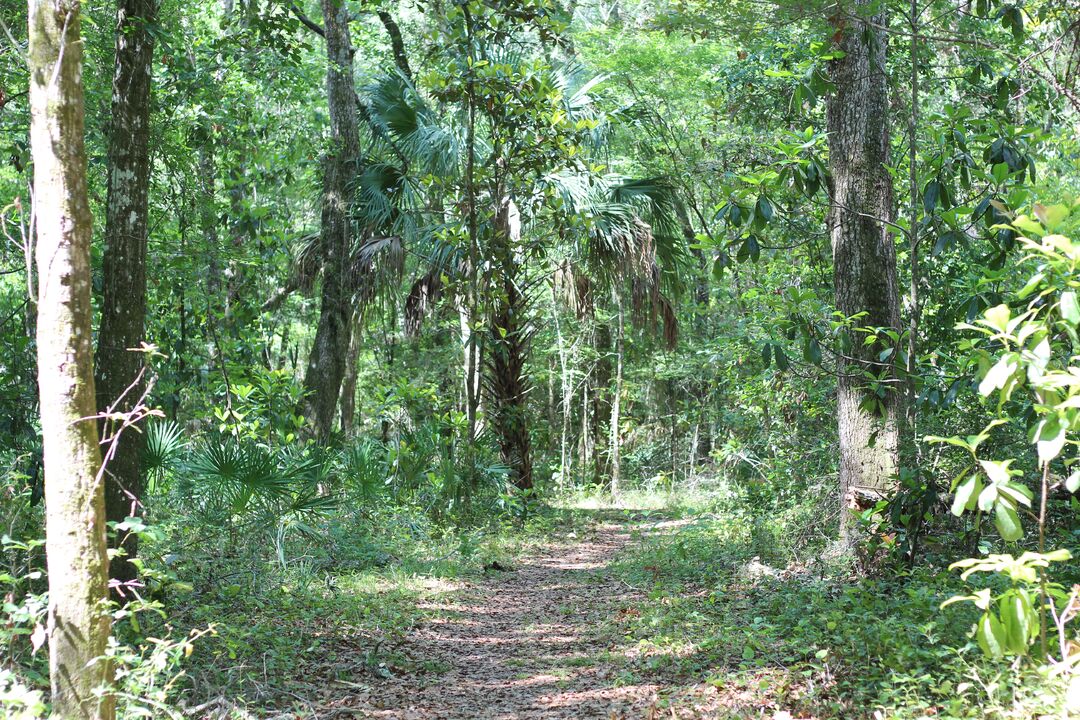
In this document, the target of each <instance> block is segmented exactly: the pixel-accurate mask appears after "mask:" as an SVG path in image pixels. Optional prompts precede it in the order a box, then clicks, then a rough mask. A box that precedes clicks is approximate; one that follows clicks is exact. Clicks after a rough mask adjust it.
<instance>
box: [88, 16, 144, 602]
mask: <svg viewBox="0 0 1080 720" xmlns="http://www.w3.org/2000/svg"><path fill="white" fill-rule="evenodd" d="M156 17H157V0H119V2H118V4H117V9H116V60H115V67H114V71H113V86H112V124H111V126H110V128H109V186H108V200H107V206H106V211H105V213H106V214H105V253H104V258H103V267H104V281H105V282H104V292H103V297H102V303H101V329H100V331H99V334H98V347H97V357H96V361H97V364H96V375H95V378H94V382H95V386H96V388H97V407H98V410H99V411H102V412H104V411H106V410H108V409H110V408H111V409H113V410H115V411H118V412H130V411H131V410H132V409H133V408H134V406H135V404H136V403H138V402H139V400H140V399H141V396H142V394H143V389H144V387H145V383H144V382H143V361H144V355H143V353H142V352H135V351H133V348H138V347H139V345H140V344H141V343H142V342H144V340H145V338H146V241H147V222H148V208H147V195H148V190H149V185H150V152H149V142H150V85H151V70H152V65H153V57H154V36H153V34H151V32H150V25H152V24H153V23H154V22H155V20H156ZM143 444H144V443H143V437H142V435H141V434H140V433H137V432H127V433H124V435H123V437H122V438H120V440H119V442H118V444H117V446H116V449H115V452H114V454H113V456H112V458H111V459H110V461H109V463H108V466H107V468H106V471H105V478H106V479H105V514H106V517H107V518H108V519H109V520H110V521H115V522H120V521H123V519H124V518H125V517H127V516H129V515H131V514H134V513H137V512H139V503H140V502H141V498H142V453H143ZM137 542H138V539H137V537H136V535H135V534H134V533H128V534H125V535H120V536H119V537H118V538H117V539H116V540H115V541H114V544H116V545H117V546H118V547H122V548H123V550H124V553H123V554H118V555H117V556H115V557H114V558H113V560H112V563H111V568H110V574H111V575H112V577H113V578H114V579H116V580H119V581H121V582H127V581H130V580H133V579H134V578H135V575H136V571H135V566H134V565H133V564H132V562H131V559H132V558H134V557H135V554H136V552H137V550H138V546H137Z"/></svg>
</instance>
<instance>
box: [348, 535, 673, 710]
mask: <svg viewBox="0 0 1080 720" xmlns="http://www.w3.org/2000/svg"><path fill="white" fill-rule="evenodd" d="M576 542H577V544H573V545H551V546H549V547H546V548H543V549H542V550H541V551H539V552H537V553H535V554H534V555H532V556H531V557H526V558H524V559H523V560H522V561H521V563H520V564H519V565H518V566H517V567H516V568H514V569H513V570H512V571H509V572H500V573H492V574H491V575H489V576H487V577H486V578H485V579H484V580H483V581H482V582H479V583H474V584H470V585H468V586H466V587H464V588H463V589H462V590H461V592H460V593H458V594H457V595H456V597H454V598H453V600H448V599H447V597H446V596H443V597H441V598H440V599H439V600H438V601H436V602H431V603H430V604H429V605H425V608H426V609H430V610H433V611H438V612H439V613H440V617H438V618H436V619H434V620H432V621H430V622H428V623H426V624H425V625H423V626H422V627H419V628H417V629H415V630H414V631H413V632H412V633H411V634H410V635H409V636H408V637H407V639H406V640H405V642H404V644H403V645H402V646H401V647H400V648H398V650H399V651H400V652H401V653H402V654H404V655H405V656H407V657H409V658H411V659H413V660H414V661H424V662H428V663H433V664H435V665H437V666H438V667H440V668H443V671H442V672H439V673H438V674H436V675H431V676H427V677H423V678H417V677H415V676H409V675H402V676H395V677H390V678H387V679H384V680H377V679H372V678H359V679H357V682H356V684H357V685H358V686H359V687H360V688H362V691H361V692H357V693H355V694H353V695H350V696H349V697H345V698H343V699H342V700H341V702H340V709H341V710H342V711H343V712H350V713H352V714H354V716H358V717H371V718H400V719H402V720H408V719H410V718H415V719H417V720H420V719H424V720H427V719H428V718H445V719H447V720H450V719H464V718H490V719H492V720H501V719H503V718H506V719H509V718H542V717H543V718H602V719H603V720H609V718H612V717H615V718H621V717H627V718H629V717H645V716H646V715H647V714H648V713H649V712H650V707H651V706H652V705H653V704H654V703H655V700H656V696H657V691H658V688H657V687H656V686H655V685H651V684H635V683H627V682H625V681H622V680H620V678H619V677H618V672H617V669H616V668H615V667H614V665H615V664H616V663H613V662H611V660H612V659H615V660H617V659H620V658H624V657H626V654H627V653H628V652H629V648H623V647H620V642H621V641H622V639H621V638H620V637H618V635H616V634H613V633H612V629H611V628H612V626H611V622H612V621H613V619H615V618H617V616H618V614H619V612H620V609H621V608H625V607H628V606H631V605H633V604H634V603H636V602H640V601H641V600H642V599H643V598H642V597H641V593H640V592H639V591H637V590H635V589H633V588H630V587H629V586H627V585H626V584H625V583H622V582H620V581H618V580H616V579H615V578H614V577H612V576H611V575H610V574H609V573H607V572H606V566H607V565H608V563H610V562H611V561H612V559H613V558H614V557H615V556H616V555H617V554H618V553H619V551H620V550H621V549H622V548H623V547H624V546H625V545H626V543H627V542H629V535H628V533H627V532H626V531H625V529H624V528H623V527H622V526H618V525H601V526H598V527H597V528H596V529H595V530H594V531H592V532H589V533H586V536H585V537H582V538H576ZM603 658H608V661H605V660H604V659H603ZM358 689H359V688H358Z"/></svg>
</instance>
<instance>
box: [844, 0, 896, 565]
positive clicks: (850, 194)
mask: <svg viewBox="0 0 1080 720" xmlns="http://www.w3.org/2000/svg"><path fill="white" fill-rule="evenodd" d="M870 6H871V2H870V0H857V2H856V3H855V10H856V13H859V12H861V13H863V14H862V15H859V14H855V15H849V16H844V17H842V18H834V20H833V22H834V24H835V25H836V27H837V34H838V36H839V46H840V49H841V50H843V51H844V53H845V55H844V57H842V58H839V59H837V60H833V61H832V67H831V79H832V81H833V83H834V84H835V86H836V92H835V93H834V94H833V96H832V97H831V98H830V100H829V104H828V112H827V122H828V130H829V162H830V165H831V174H832V187H831V192H832V198H831V203H830V207H829V216H828V224H829V233H830V237H831V239H832V250H833V273H834V283H835V292H836V305H837V308H838V309H839V310H840V312H842V313H843V314H844V315H845V316H848V317H850V316H853V315H856V314H858V313H866V315H865V316H863V317H861V318H859V319H858V320H857V321H856V324H857V326H858V327H867V326H869V327H885V328H892V329H894V330H896V331H899V330H900V307H899V292H898V282H897V277H896V249H895V247H894V245H893V240H892V237H891V236H890V234H889V232H888V224H889V223H891V222H892V219H893V217H894V208H893V187H892V178H891V177H890V175H889V172H888V169H887V167H886V165H887V163H888V161H889V98H888V81H887V80H888V79H887V77H886V75H885V53H886V38H885V34H884V32H883V31H882V30H881V28H883V27H885V26H886V24H887V22H888V18H887V16H886V15H885V13H884V11H877V14H876V15H873V16H869V17H868V16H867V15H866V13H869V12H870V9H869V8H870ZM850 347H851V350H850V351H849V352H847V353H845V357H844V358H843V359H842V360H841V362H840V367H839V378H838V383H837V417H838V425H839V438H840V493H841V503H842V506H843V507H844V508H853V509H854V508H858V507H860V505H862V504H865V502H866V501H867V500H871V499H873V498H876V497H880V496H882V495H884V494H887V493H888V492H889V491H890V490H891V489H892V488H893V487H894V486H895V483H896V477H897V462H898V460H897V451H898V444H899V418H900V413H899V407H900V405H901V404H902V401H901V392H900V391H899V388H898V387H891V386H890V389H889V390H888V391H887V392H885V393H883V397H881V398H880V405H879V404H878V403H874V404H875V406H876V407H880V408H883V409H884V410H883V411H881V410H880V409H875V410H868V409H867V408H866V406H865V405H864V400H865V399H866V398H867V396H868V393H871V392H872V390H871V388H869V387H868V384H867V380H866V377H865V373H867V372H869V373H872V374H873V375H875V376H879V377H882V376H883V377H884V380H885V381H886V383H891V381H893V380H894V379H895V373H894V372H893V370H892V369H891V364H892V362H893V360H894V358H892V357H890V358H887V359H886V360H885V361H884V362H885V363H887V364H883V363H882V361H881V353H882V352H883V351H884V350H886V349H887V348H888V347H892V346H891V345H889V344H883V343H880V342H875V343H873V344H871V345H866V344H864V342H863V337H862V336H858V335H855V334H854V333H852V335H851V343H850ZM896 350H897V349H896V348H895V347H893V352H894V354H895V352H896ZM852 517H853V516H852V513H850V512H848V511H847V510H846V509H844V510H842V511H841V535H842V538H843V539H844V541H845V542H846V543H849V544H850V543H851V542H852V538H851V537H850V525H851V519H852Z"/></svg>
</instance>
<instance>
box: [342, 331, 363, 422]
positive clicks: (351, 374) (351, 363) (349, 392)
mask: <svg viewBox="0 0 1080 720" xmlns="http://www.w3.org/2000/svg"><path fill="white" fill-rule="evenodd" d="M350 323H351V324H352V331H351V336H350V337H349V353H348V355H347V356H346V357H345V377H344V378H343V379H342V381H341V434H342V435H344V436H345V437H351V436H352V434H353V432H355V430H356V383H357V380H358V377H359V372H360V350H361V347H360V314H359V313H355V312H354V313H353V318H352V320H351V321H350Z"/></svg>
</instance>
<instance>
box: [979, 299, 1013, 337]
mask: <svg viewBox="0 0 1080 720" xmlns="http://www.w3.org/2000/svg"><path fill="white" fill-rule="evenodd" d="M983 318H984V319H983V320H981V321H980V322H982V323H983V324H984V325H988V326H990V327H992V328H993V329H994V330H997V331H998V332H1005V331H1006V330H1008V329H1009V319H1010V318H1012V311H1010V310H1009V306H1008V305H1005V304H1004V303H1002V304H1001V305H995V306H994V307H992V308H989V309H988V310H987V311H986V312H985V313H983Z"/></svg>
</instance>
